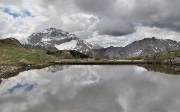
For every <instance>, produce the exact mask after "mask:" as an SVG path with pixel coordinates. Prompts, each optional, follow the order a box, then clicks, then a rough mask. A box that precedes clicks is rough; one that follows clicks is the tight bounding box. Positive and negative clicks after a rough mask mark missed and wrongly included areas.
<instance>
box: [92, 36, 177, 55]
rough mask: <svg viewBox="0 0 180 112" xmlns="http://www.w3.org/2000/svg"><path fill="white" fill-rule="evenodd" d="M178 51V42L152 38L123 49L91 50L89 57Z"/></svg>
mask: <svg viewBox="0 0 180 112" xmlns="http://www.w3.org/2000/svg"><path fill="white" fill-rule="evenodd" d="M178 49H180V42H177V41H174V40H170V39H157V38H155V37H152V38H145V39H143V40H139V41H134V42H132V43H131V44H129V45H127V46H125V47H113V46H111V47H108V48H103V49H97V50H92V52H91V54H90V55H92V56H95V57H104V58H127V57H134V56H141V55H145V54H149V53H156V52H161V51H169V50H178Z"/></svg>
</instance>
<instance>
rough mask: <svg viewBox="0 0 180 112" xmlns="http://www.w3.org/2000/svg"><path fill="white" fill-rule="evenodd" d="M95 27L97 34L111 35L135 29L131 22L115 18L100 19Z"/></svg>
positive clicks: (123, 33) (124, 33)
mask: <svg viewBox="0 0 180 112" xmlns="http://www.w3.org/2000/svg"><path fill="white" fill-rule="evenodd" d="M97 29H98V31H99V34H102V35H103V34H107V35H113V36H119V35H126V34H129V33H132V32H134V31H135V30H134V27H133V24H132V23H130V22H128V21H122V20H116V19H102V20H101V21H100V22H99V23H98V24H97Z"/></svg>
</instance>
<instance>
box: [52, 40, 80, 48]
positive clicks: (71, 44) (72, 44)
mask: <svg viewBox="0 0 180 112" xmlns="http://www.w3.org/2000/svg"><path fill="white" fill-rule="evenodd" d="M76 45H77V40H71V41H69V42H65V43H62V44H60V45H55V47H56V48H57V49H58V50H73V49H74V48H75V47H76Z"/></svg>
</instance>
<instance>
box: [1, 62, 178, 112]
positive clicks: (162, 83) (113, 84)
mask: <svg viewBox="0 0 180 112" xmlns="http://www.w3.org/2000/svg"><path fill="white" fill-rule="evenodd" d="M179 111H180V76H178V75H169V74H165V73H160V72H153V71H147V70H146V69H144V68H142V67H138V66H125V65H124V66H118V65H115V66H110V65H100V66H99V65H94V66H88V65H85V66H84V65H73V66H59V65H57V66H51V67H47V68H44V69H40V70H30V71H25V72H22V73H20V74H19V75H17V76H15V77H12V78H9V79H3V80H2V83H1V84H0V112H179Z"/></svg>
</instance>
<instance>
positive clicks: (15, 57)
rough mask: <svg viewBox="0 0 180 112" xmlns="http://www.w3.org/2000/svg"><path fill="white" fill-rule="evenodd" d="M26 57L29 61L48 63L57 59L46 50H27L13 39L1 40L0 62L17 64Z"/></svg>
mask: <svg viewBox="0 0 180 112" xmlns="http://www.w3.org/2000/svg"><path fill="white" fill-rule="evenodd" d="M22 59H25V60H27V61H28V62H29V63H32V64H34V63H47V62H49V61H53V60H55V58H54V57H52V56H48V55H47V54H46V52H45V51H34V50H27V49H25V48H23V47H22V46H21V45H18V44H16V43H15V42H14V41H12V40H11V39H4V40H0V64H1V65H2V64H6V65H8V64H17V63H18V62H19V61H20V60H22Z"/></svg>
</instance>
